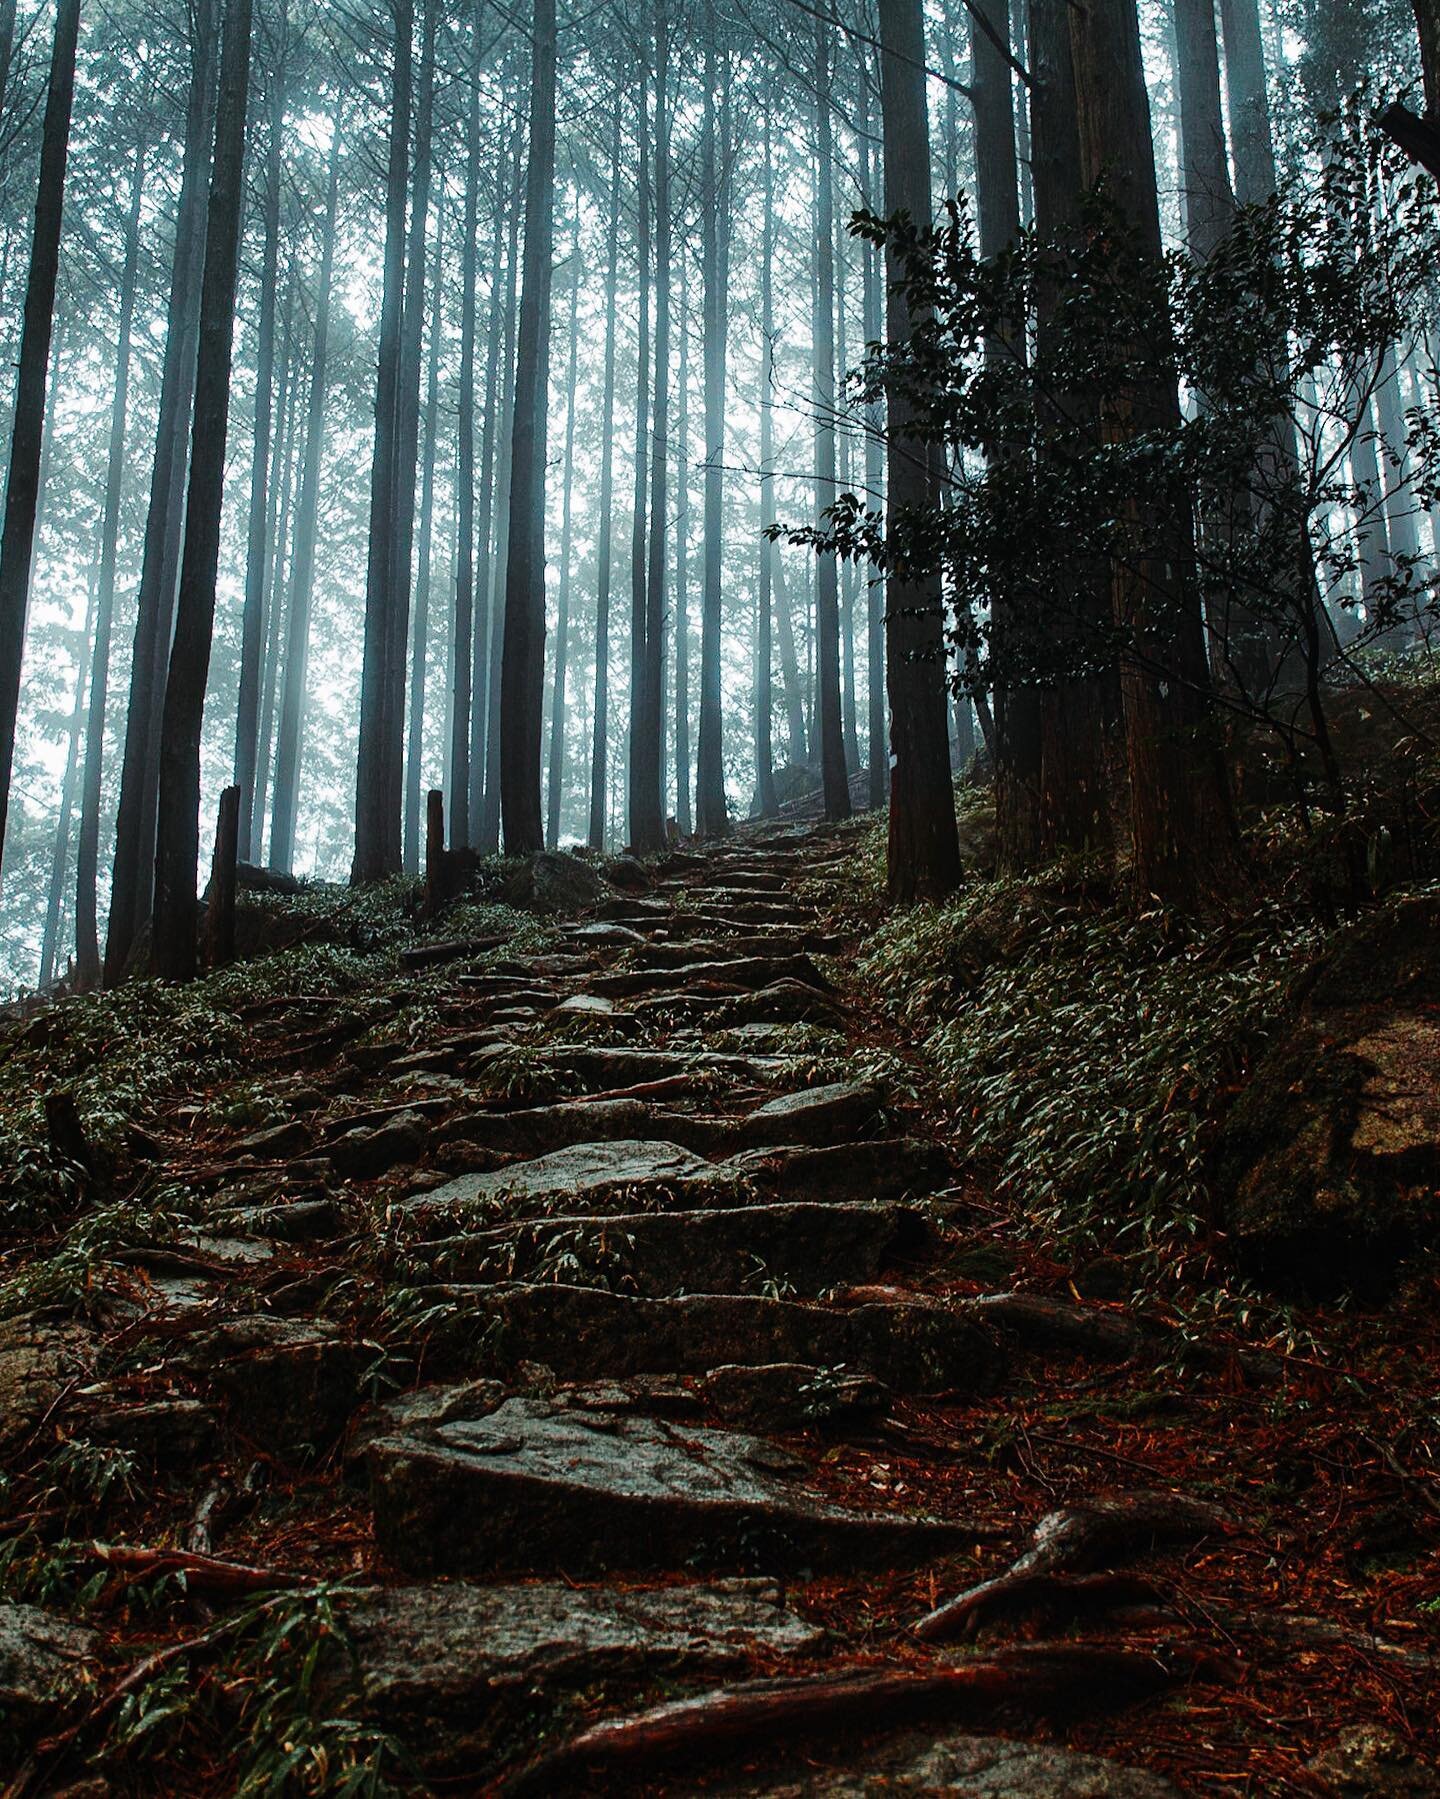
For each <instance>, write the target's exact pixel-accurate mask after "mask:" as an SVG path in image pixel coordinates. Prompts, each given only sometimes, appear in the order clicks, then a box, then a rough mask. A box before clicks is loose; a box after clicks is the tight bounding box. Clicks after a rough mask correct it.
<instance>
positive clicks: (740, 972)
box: [588, 954, 830, 999]
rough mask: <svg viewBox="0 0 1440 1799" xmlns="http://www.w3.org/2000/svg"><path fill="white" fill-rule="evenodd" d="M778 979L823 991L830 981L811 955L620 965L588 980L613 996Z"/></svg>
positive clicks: (730, 988)
mask: <svg viewBox="0 0 1440 1799" xmlns="http://www.w3.org/2000/svg"><path fill="white" fill-rule="evenodd" d="M777 981H798V982H799V983H800V984H801V985H803V986H806V987H811V988H814V989H815V990H816V991H818V992H821V993H824V992H828V991H829V985H830V984H829V982H828V981H826V979H825V978H824V976H823V975H822V974H821V973H820V971H819V969H818V968H816V966H815V964H814V963H813V962H812V961H811V960H810V958H809V957H808V956H806V955H803V954H797V955H788V956H734V957H728V958H725V959H723V960H720V961H714V962H711V961H691V962H688V963H685V964H683V965H682V966H678V967H669V968H623V969H616V970H615V971H614V972H613V973H611V974H601V975H596V976H595V977H594V979H593V980H591V981H590V982H589V983H588V990H589V991H590V992H591V993H601V994H605V995H606V996H607V997H609V998H612V999H628V998H630V997H631V996H632V995H635V994H647V993H677V992H678V993H687V992H692V991H694V990H695V989H696V988H704V987H709V988H712V989H715V990H723V991H725V992H729V993H756V992H759V991H760V990H761V989H762V988H765V987H770V986H773V985H774V984H775V982H777Z"/></svg>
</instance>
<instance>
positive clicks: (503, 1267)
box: [415, 1203, 928, 1299]
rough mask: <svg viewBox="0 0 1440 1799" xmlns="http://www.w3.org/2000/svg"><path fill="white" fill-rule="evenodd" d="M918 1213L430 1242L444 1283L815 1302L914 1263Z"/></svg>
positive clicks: (561, 1225)
mask: <svg viewBox="0 0 1440 1799" xmlns="http://www.w3.org/2000/svg"><path fill="white" fill-rule="evenodd" d="M927 1240H928V1232H927V1229H926V1223H925V1219H924V1218H923V1216H922V1215H921V1214H920V1213H919V1212H916V1211H914V1210H913V1209H911V1208H909V1207H905V1206H895V1205H880V1206H875V1205H838V1206H837V1205H815V1204H806V1203H801V1204H798V1205H793V1204H792V1205H770V1206H744V1207H738V1208H735V1207H731V1208H726V1209H723V1210H711V1211H677V1212H634V1213H619V1214H612V1215H610V1216H608V1217H601V1218H587V1217H583V1216H564V1215H562V1216H558V1217H548V1218H545V1219H543V1220H541V1221H539V1222H521V1223H517V1224H509V1225H504V1226H501V1227H499V1228H498V1229H493V1230H485V1231H470V1232H466V1233H464V1234H463V1235H460V1236H455V1237H443V1238H441V1239H439V1240H438V1241H436V1242H431V1243H427V1244H426V1245H425V1246H424V1247H423V1249H422V1250H419V1251H417V1252H415V1253H416V1255H417V1258H418V1259H419V1260H420V1261H421V1262H422V1263H423V1264H424V1266H425V1267H426V1268H428V1269H429V1270H430V1272H431V1273H432V1274H433V1275H435V1276H437V1277H439V1278H440V1279H443V1280H497V1281H498V1280H526V1281H532V1280H543V1279H546V1278H547V1276H550V1275H554V1274H559V1275H560V1276H561V1277H562V1278H563V1279H564V1280H565V1281H567V1282H569V1283H571V1284H573V1285H576V1286H600V1287H608V1288H610V1289H611V1290H612V1291H614V1292H619V1293H634V1294H639V1295H641V1296H642V1297H646V1298H650V1299H663V1298H665V1297H667V1296H668V1295H671V1294H675V1293H681V1292H688V1293H746V1292H751V1293H754V1292H761V1291H778V1292H784V1293H798V1294H808V1295H813V1294H817V1293H823V1292H825V1291H826V1290H827V1289H829V1288H831V1287H835V1286H838V1285H841V1284H845V1283H848V1282H862V1281H873V1280H875V1279H876V1278H877V1277H878V1276H879V1275H880V1274H881V1273H882V1272H883V1271H884V1270H885V1269H887V1268H890V1267H893V1266H894V1265H895V1263H896V1262H897V1261H902V1260H905V1259H908V1258H910V1257H914V1256H918V1255H919V1254H920V1253H921V1252H922V1251H923V1250H924V1248H925V1245H926V1242H927Z"/></svg>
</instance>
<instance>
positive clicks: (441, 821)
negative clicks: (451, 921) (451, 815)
mask: <svg viewBox="0 0 1440 1799" xmlns="http://www.w3.org/2000/svg"><path fill="white" fill-rule="evenodd" d="M444 899H445V795H444V794H443V793H442V792H441V791H440V789H439V788H438V787H432V788H431V789H430V791H429V793H428V794H427V795H426V798H425V916H426V917H427V918H434V917H436V916H437V915H438V913H439V911H440V907H441V904H442V903H443V901H444Z"/></svg>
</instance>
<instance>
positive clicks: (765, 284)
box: [755, 108, 780, 818]
mask: <svg viewBox="0 0 1440 1799" xmlns="http://www.w3.org/2000/svg"><path fill="white" fill-rule="evenodd" d="M770 134H771V119H770V112H769V109H768V108H767V109H766V113H765V150H764V156H765V177H764V190H765V200H764V212H763V213H762V215H761V223H760V544H759V556H760V573H759V582H758V589H759V591H758V593H757V595H756V613H757V617H756V620H755V804H756V807H757V809H758V811H759V813H760V816H761V817H762V818H774V817H775V815H776V814H777V813H778V812H779V810H780V803H779V800H778V799H777V797H776V793H775V747H774V727H775V650H774V637H775V628H774V619H775V562H776V557H777V555H778V553H779V552H778V549H777V547H776V545H775V544H774V542H773V541H772V540H771V537H770V532H771V530H772V529H773V527H774V524H775V466H774V465H775V396H774V391H773V390H774V385H775V272H774V263H775V161H774V156H773V153H772V148H771V141H770Z"/></svg>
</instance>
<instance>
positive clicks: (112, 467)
mask: <svg viewBox="0 0 1440 1799" xmlns="http://www.w3.org/2000/svg"><path fill="white" fill-rule="evenodd" d="M148 147H149V146H148V141H147V135H146V133H145V132H144V131H143V130H142V131H141V133H140V134H139V135H138V137H137V139H136V143H135V160H134V162H133V163H132V164H131V169H130V205H129V211H128V213H127V215H126V220H125V262H124V267H123V269H122V272H121V275H120V322H119V328H118V330H117V333H116V340H115V393H114V398H113V399H112V401H111V404H110V448H109V453H108V455H107V456H106V460H105V503H104V510H103V512H102V515H101V519H100V575H99V587H98V592H97V594H96V601H95V642H94V645H93V648H92V654H91V667H90V704H89V706H88V707H87V708H86V716H85V780H84V784H83V787H82V789H81V794H80V831H79V835H78V838H77V841H76V845H75V973H76V979H77V982H78V983H79V985H80V987H81V988H82V989H88V988H91V987H94V986H95V985H96V983H97V982H98V981H99V979H100V930H99V923H98V920H97V916H96V913H97V904H96V900H97V895H96V888H97V874H98V870H99V862H100V795H101V781H102V778H103V775H104V763H105V707H106V700H107V697H108V693H109V684H110V638H111V632H112V630H113V628H114V621H115V565H116V560H117V556H118V550H119V541H120V499H121V491H122V488H123V486H124V480H125V426H126V419H127V416H128V413H129V407H130V360H131V354H130V341H131V337H132V335H133V333H134V329H135V292H136V288H137V285H138V276H139V267H140V208H141V205H142V203H143V201H144V197H145V161H146V156H147V154H148Z"/></svg>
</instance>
